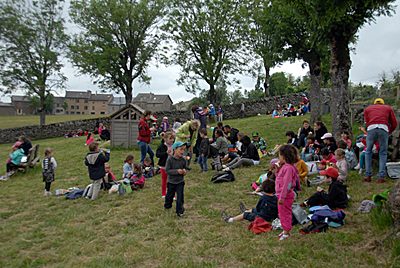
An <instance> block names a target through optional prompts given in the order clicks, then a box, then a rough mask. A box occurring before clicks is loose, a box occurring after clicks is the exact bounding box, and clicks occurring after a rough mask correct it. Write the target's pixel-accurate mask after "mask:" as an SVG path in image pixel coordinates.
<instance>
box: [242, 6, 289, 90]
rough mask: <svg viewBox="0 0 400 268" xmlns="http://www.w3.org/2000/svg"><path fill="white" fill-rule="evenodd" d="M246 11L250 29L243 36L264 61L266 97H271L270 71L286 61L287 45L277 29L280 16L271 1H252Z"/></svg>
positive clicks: (247, 24)
mask: <svg viewBox="0 0 400 268" xmlns="http://www.w3.org/2000/svg"><path fill="white" fill-rule="evenodd" d="M246 10H247V11H248V14H247V16H246V17H247V18H248V20H247V23H246V26H247V27H248V29H246V31H244V32H243V33H244V35H243V36H244V39H247V40H248V43H249V45H250V47H251V48H252V50H253V51H254V52H255V54H256V55H257V56H258V57H259V58H261V60H262V64H261V65H262V67H263V68H264V81H263V87H264V96H265V97H269V96H270V95H271V92H270V89H269V78H270V70H271V68H273V67H275V66H276V65H277V64H279V63H281V62H283V61H284V58H283V55H282V51H283V47H284V45H285V44H284V40H283V39H282V38H281V35H280V32H279V31H277V27H276V26H277V22H279V20H280V18H279V14H277V13H276V12H275V11H276V8H275V7H274V4H272V2H271V1H262V0H251V1H250V4H249V7H248V8H247V9H246Z"/></svg>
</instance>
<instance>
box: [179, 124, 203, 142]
mask: <svg viewBox="0 0 400 268" xmlns="http://www.w3.org/2000/svg"><path fill="white" fill-rule="evenodd" d="M197 134H198V130H195V131H193V134H192V137H191V138H187V136H189V135H190V121H187V122H186V123H184V124H183V125H182V126H180V127H179V128H178V130H177V131H176V141H181V142H190V144H191V145H194V144H195V143H196V139H197Z"/></svg>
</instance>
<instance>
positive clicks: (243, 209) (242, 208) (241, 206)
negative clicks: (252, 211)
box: [239, 202, 247, 213]
mask: <svg viewBox="0 0 400 268" xmlns="http://www.w3.org/2000/svg"><path fill="white" fill-rule="evenodd" d="M239 209H240V212H241V213H244V212H245V211H246V210H247V208H246V206H245V205H244V204H243V202H240V203H239Z"/></svg>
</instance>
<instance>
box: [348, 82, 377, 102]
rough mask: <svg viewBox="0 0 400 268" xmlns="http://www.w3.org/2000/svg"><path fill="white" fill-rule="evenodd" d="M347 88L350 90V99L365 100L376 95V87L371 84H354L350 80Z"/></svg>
mask: <svg viewBox="0 0 400 268" xmlns="http://www.w3.org/2000/svg"><path fill="white" fill-rule="evenodd" d="M349 90H350V92H351V96H352V99H351V100H352V101H365V100H370V99H371V98H375V97H376V96H377V90H376V87H374V86H371V85H363V84H362V83H358V84H357V85H354V84H353V83H351V82H350V83H349Z"/></svg>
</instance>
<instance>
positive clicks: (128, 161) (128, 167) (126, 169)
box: [122, 154, 135, 179]
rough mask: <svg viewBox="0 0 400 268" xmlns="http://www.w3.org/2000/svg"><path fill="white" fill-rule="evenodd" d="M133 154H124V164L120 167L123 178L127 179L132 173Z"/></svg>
mask: <svg viewBox="0 0 400 268" xmlns="http://www.w3.org/2000/svg"><path fill="white" fill-rule="evenodd" d="M134 159H135V158H134V156H133V155H131V154H129V155H127V156H126V158H125V161H124V165H123V167H122V170H123V177H122V178H123V179H129V178H130V177H131V176H132V173H133V160H134Z"/></svg>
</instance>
